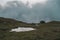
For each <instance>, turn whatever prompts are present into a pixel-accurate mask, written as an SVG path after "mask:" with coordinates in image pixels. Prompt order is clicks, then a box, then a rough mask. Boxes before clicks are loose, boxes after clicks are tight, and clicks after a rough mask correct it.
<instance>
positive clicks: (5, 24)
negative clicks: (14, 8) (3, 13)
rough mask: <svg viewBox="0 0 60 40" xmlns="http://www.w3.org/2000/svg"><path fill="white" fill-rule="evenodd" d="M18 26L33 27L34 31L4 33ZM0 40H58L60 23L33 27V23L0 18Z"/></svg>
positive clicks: (59, 38)
mask: <svg viewBox="0 0 60 40" xmlns="http://www.w3.org/2000/svg"><path fill="white" fill-rule="evenodd" d="M18 26H22V27H26V26H27V27H33V26H34V28H36V30H34V31H29V32H9V31H6V30H5V29H7V30H10V29H12V28H16V27H18ZM0 40H60V22H59V21H52V22H49V23H43V24H40V23H39V25H38V26H35V25H34V24H33V23H32V24H28V23H25V22H21V21H17V20H14V19H9V18H0Z"/></svg>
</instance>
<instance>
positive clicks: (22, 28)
mask: <svg viewBox="0 0 60 40" xmlns="http://www.w3.org/2000/svg"><path fill="white" fill-rule="evenodd" d="M32 30H35V29H34V28H25V27H18V28H15V29H11V31H10V32H25V31H32Z"/></svg>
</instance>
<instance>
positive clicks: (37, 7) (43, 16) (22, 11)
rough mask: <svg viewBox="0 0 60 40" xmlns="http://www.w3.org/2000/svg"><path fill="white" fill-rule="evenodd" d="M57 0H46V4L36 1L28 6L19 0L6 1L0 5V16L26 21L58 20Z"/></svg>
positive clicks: (59, 7)
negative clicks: (3, 4)
mask: <svg viewBox="0 0 60 40" xmlns="http://www.w3.org/2000/svg"><path fill="white" fill-rule="evenodd" d="M59 4H60V2H59V0H48V2H47V4H46V5H42V4H40V3H36V4H33V5H32V8H29V7H28V5H25V4H24V3H23V2H21V1H8V2H7V4H5V6H4V7H2V6H0V17H6V18H13V19H17V20H20V21H24V22H28V23H32V22H33V23H37V22H39V21H41V20H44V21H46V22H48V21H51V20H60V11H59V10H60V5H59Z"/></svg>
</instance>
